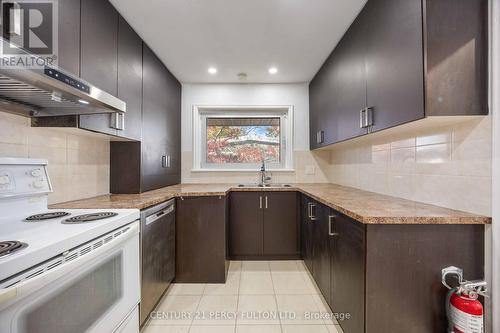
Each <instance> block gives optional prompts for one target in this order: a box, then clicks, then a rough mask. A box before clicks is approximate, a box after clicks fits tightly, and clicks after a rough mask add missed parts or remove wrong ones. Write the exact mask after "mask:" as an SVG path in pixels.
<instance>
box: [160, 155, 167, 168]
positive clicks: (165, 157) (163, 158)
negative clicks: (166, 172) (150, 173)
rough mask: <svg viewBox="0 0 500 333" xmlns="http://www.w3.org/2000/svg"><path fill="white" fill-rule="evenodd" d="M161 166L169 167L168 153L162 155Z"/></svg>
mask: <svg viewBox="0 0 500 333" xmlns="http://www.w3.org/2000/svg"><path fill="white" fill-rule="evenodd" d="M161 166H162V167H163V168H166V167H167V155H163V156H162V157H161Z"/></svg>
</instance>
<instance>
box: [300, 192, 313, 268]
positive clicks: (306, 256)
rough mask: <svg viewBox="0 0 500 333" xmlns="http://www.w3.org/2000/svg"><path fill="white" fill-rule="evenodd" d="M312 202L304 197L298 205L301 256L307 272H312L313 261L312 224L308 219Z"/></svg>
mask: <svg viewBox="0 0 500 333" xmlns="http://www.w3.org/2000/svg"><path fill="white" fill-rule="evenodd" d="M311 202H312V200H311V199H310V198H308V197H307V196H305V195H302V197H301V203H300V215H301V230H300V236H301V254H302V259H303V260H304V263H305V264H306V267H307V268H308V269H309V272H311V274H312V272H313V261H312V257H313V255H312V244H313V240H312V236H313V223H312V221H311V219H310V217H309V213H310V210H309V205H310V204H311Z"/></svg>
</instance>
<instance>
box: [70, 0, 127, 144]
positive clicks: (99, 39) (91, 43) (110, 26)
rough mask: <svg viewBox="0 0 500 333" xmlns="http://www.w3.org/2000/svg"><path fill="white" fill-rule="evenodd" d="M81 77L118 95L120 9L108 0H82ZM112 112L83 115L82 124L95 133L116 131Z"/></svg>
mask: <svg viewBox="0 0 500 333" xmlns="http://www.w3.org/2000/svg"><path fill="white" fill-rule="evenodd" d="M80 69H81V73H80V74H81V77H82V78H83V79H84V80H86V81H89V82H90V83H91V84H93V85H96V86H97V87H98V88H100V89H102V90H104V91H106V92H107V93H110V94H112V95H115V96H116V94H117V87H118V12H117V11H116V10H115V8H114V7H113V6H112V5H111V3H109V1H107V0H82V5H81V67H80ZM110 125H111V115H109V114H97V115H82V116H80V124H79V126H80V127H81V128H84V129H88V130H91V131H95V132H100V133H106V134H112V135H115V134H116V130H115V129H113V128H111V127H110Z"/></svg>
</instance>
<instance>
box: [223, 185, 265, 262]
mask: <svg viewBox="0 0 500 333" xmlns="http://www.w3.org/2000/svg"><path fill="white" fill-rule="evenodd" d="M263 205H264V197H263V194H262V193H261V192H233V193H231V203H230V219H229V221H230V226H229V230H230V231H229V232H230V237H229V242H230V243H229V249H230V253H231V257H232V258H235V257H238V256H259V255H262V254H263V252H264V251H263V248H264V244H263V235H264V223H263V217H264V215H263V214H264V212H263V211H264V209H263Z"/></svg>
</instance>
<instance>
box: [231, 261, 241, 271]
mask: <svg viewBox="0 0 500 333" xmlns="http://www.w3.org/2000/svg"><path fill="white" fill-rule="evenodd" d="M241 264H242V262H241V261H231V262H230V263H229V272H239V271H241Z"/></svg>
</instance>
